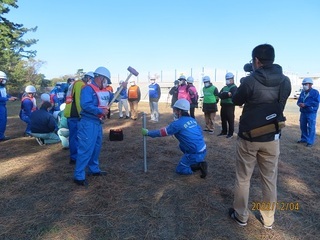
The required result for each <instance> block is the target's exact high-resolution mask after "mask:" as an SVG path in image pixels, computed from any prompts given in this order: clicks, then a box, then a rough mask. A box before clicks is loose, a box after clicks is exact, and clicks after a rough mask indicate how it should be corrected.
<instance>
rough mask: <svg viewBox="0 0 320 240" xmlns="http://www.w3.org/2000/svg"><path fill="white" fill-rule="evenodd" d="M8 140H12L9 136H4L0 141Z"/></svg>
mask: <svg viewBox="0 0 320 240" xmlns="http://www.w3.org/2000/svg"><path fill="white" fill-rule="evenodd" d="M8 140H10V138H9V137H4V138H2V139H0V142H4V141H8Z"/></svg>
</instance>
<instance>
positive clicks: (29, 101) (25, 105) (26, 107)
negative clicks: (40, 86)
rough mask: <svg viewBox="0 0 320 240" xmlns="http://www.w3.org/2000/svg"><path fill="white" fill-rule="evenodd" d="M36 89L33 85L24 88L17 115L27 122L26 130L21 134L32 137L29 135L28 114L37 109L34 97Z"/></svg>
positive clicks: (29, 123)
mask: <svg viewBox="0 0 320 240" xmlns="http://www.w3.org/2000/svg"><path fill="white" fill-rule="evenodd" d="M36 92H37V90H36V88H35V87H34V86H31V85H29V86H27V87H26V89H25V94H24V95H23V97H22V99H21V109H20V113H19V117H20V119H21V120H22V121H24V122H25V123H26V124H27V127H26V130H25V131H24V134H23V136H25V137H32V135H31V122H30V116H31V113H32V112H34V111H35V110H38V108H37V101H36V98H35V94H36Z"/></svg>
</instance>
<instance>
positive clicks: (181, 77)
mask: <svg viewBox="0 0 320 240" xmlns="http://www.w3.org/2000/svg"><path fill="white" fill-rule="evenodd" d="M178 80H179V81H181V80H184V81H186V77H185V76H184V75H181V76H180V77H179V78H178Z"/></svg>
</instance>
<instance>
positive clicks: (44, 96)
mask: <svg viewBox="0 0 320 240" xmlns="http://www.w3.org/2000/svg"><path fill="white" fill-rule="evenodd" d="M40 99H41V100H42V101H43V102H50V95H49V94H48V93H42V94H41V96H40Z"/></svg>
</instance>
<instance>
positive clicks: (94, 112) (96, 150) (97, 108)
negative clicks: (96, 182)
mask: <svg viewBox="0 0 320 240" xmlns="http://www.w3.org/2000/svg"><path fill="white" fill-rule="evenodd" d="M110 79H111V76H110V72H109V70H108V69H106V68H105V67H98V68H97V69H96V70H95V72H94V79H93V80H92V82H91V83H90V84H88V85H85V86H84V87H83V88H82V90H81V95H80V105H81V112H80V115H81V118H80V121H79V122H78V140H79V141H78V149H77V161H76V167H75V171H74V183H76V184H77V185H81V186H87V185H88V182H87V179H86V172H85V170H86V168H87V167H88V173H87V175H88V176H105V175H106V174H107V173H106V172H105V171H101V170H100V167H99V159H98V158H99V155H100V150H101V145H102V126H101V124H102V121H103V120H102V119H105V116H106V115H107V113H108V111H109V108H108V103H109V102H110V101H111V99H112V97H113V95H112V93H111V92H108V91H106V90H104V88H105V86H106V84H111V81H110Z"/></svg>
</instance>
